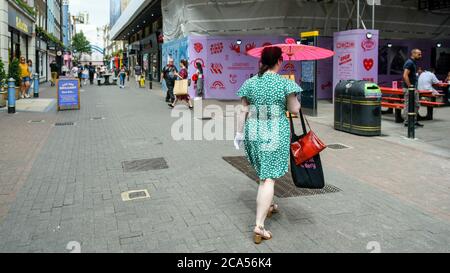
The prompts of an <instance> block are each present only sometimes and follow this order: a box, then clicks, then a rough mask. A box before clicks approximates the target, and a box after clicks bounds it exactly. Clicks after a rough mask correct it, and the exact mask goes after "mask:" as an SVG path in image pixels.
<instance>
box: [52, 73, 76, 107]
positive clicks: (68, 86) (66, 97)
mask: <svg viewBox="0 0 450 273" xmlns="http://www.w3.org/2000/svg"><path fill="white" fill-rule="evenodd" d="M56 87H57V88H56V89H57V97H58V111H61V110H80V82H79V80H78V79H76V78H71V77H60V78H59V80H58V81H57V84H56Z"/></svg>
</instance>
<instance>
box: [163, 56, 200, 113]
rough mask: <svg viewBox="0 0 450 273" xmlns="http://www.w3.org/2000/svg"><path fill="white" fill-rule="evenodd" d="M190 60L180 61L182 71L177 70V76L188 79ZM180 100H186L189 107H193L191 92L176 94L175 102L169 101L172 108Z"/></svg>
mask: <svg viewBox="0 0 450 273" xmlns="http://www.w3.org/2000/svg"><path fill="white" fill-rule="evenodd" d="M187 67H188V62H187V61H186V60H181V61H180V72H178V73H177V72H175V76H177V77H178V78H179V79H180V80H186V79H187V78H188V76H189V74H188V70H187ZM178 101H185V102H186V103H187V104H188V105H189V109H193V108H194V107H193V106H192V102H191V97H190V96H189V94H186V95H175V101H174V102H173V103H169V107H170V108H174V107H175V105H176V104H177V102H178Z"/></svg>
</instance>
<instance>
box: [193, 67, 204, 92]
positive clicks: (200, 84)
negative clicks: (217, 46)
mask: <svg viewBox="0 0 450 273" xmlns="http://www.w3.org/2000/svg"><path fill="white" fill-rule="evenodd" d="M195 66H196V67H197V71H196V72H195V74H196V75H197V76H196V79H197V82H196V83H197V85H196V99H197V98H199V99H201V98H202V97H203V91H204V77H203V67H202V63H201V62H196V63H195Z"/></svg>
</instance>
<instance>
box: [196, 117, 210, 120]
mask: <svg viewBox="0 0 450 273" xmlns="http://www.w3.org/2000/svg"><path fill="white" fill-rule="evenodd" d="M197 119H199V120H212V119H213V118H212V117H201V118H197Z"/></svg>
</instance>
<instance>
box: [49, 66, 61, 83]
mask: <svg viewBox="0 0 450 273" xmlns="http://www.w3.org/2000/svg"><path fill="white" fill-rule="evenodd" d="M58 68H59V67H58V64H57V63H56V61H55V60H53V61H52V62H51V63H50V72H51V75H52V81H51V86H55V84H56V80H57V79H58Z"/></svg>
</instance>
